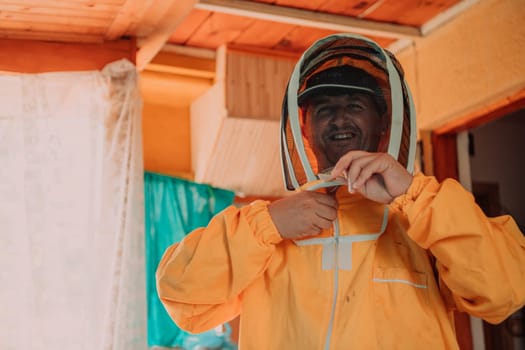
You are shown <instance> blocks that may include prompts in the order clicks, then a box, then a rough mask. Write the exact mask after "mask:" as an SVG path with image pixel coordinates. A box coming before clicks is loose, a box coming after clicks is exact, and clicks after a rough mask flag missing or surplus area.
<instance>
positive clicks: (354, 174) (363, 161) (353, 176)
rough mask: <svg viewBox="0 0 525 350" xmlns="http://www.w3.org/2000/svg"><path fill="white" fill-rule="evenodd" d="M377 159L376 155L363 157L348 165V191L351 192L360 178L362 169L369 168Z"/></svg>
mask: <svg viewBox="0 0 525 350" xmlns="http://www.w3.org/2000/svg"><path fill="white" fill-rule="evenodd" d="M377 158H378V155H377V154H376V153H372V154H367V155H363V156H361V157H358V158H355V159H354V160H353V161H352V163H351V164H350V166H349V168H348V173H347V174H348V175H347V176H348V177H347V180H348V187H349V190H352V188H353V185H354V184H355V182H356V180H357V179H358V178H359V177H360V175H361V172H362V170H363V169H364V168H366V167H367V166H369V165H370V164H371V163H372V162H373V161H375V160H376V159H377Z"/></svg>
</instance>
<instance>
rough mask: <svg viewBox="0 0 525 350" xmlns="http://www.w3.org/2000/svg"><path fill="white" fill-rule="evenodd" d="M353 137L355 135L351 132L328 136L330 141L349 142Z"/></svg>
mask: <svg viewBox="0 0 525 350" xmlns="http://www.w3.org/2000/svg"><path fill="white" fill-rule="evenodd" d="M355 136H356V135H355V133H353V132H345V133H337V134H333V135H330V137H329V139H330V140H331V141H349V140H352V139H353V138H354V137H355Z"/></svg>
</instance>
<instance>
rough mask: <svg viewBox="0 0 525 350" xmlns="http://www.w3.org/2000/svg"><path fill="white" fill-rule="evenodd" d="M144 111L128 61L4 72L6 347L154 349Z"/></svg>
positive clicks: (0, 168)
mask: <svg viewBox="0 0 525 350" xmlns="http://www.w3.org/2000/svg"><path fill="white" fill-rule="evenodd" d="M35 59H38V58H37V57H35ZM141 107H142V104H141V100H140V95H139V91H138V84H137V73H136V70H135V67H134V66H133V65H132V64H131V63H130V62H129V61H126V60H122V61H117V62H113V63H111V64H109V65H108V66H106V67H105V68H104V70H102V71H101V72H98V71H93V72H72V73H46V74H35V75H29V74H0V283H1V286H0V349H2V350H11V349H13V350H21V349H31V350H40V349H42V350H43V349H45V350H50V349H53V350H54V349H75V350H76V349H86V350H98V349H118V350H120V349H125V350H133V349H141V350H142V349H146V306H145V300H146V297H145V282H144V224H143V220H144V214H143V166H142V142H141V131H140V130H141Z"/></svg>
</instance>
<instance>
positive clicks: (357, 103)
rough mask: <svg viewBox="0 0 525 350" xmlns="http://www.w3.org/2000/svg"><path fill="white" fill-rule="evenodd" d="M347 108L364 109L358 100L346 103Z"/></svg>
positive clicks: (353, 109)
mask: <svg viewBox="0 0 525 350" xmlns="http://www.w3.org/2000/svg"><path fill="white" fill-rule="evenodd" d="M348 109H350V110H352V111H362V110H363V109H364V106H363V105H362V104H361V103H359V102H353V103H350V104H348Z"/></svg>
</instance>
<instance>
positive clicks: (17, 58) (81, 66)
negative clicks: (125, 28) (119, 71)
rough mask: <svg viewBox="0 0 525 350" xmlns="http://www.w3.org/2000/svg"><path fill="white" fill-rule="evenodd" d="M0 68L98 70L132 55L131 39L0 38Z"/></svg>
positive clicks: (131, 57)
mask: <svg viewBox="0 0 525 350" xmlns="http://www.w3.org/2000/svg"><path fill="white" fill-rule="evenodd" d="M0 47H1V48H2V49H1V50H0V71H8V72H19V73H43V72H60V71H78V70H100V69H102V68H104V66H105V65H106V64H108V63H110V62H113V61H116V60H119V59H122V58H127V59H128V60H130V61H132V62H133V60H134V58H135V41H134V40H120V41H112V42H106V43H101V44H79V43H53V42H43V41H35V40H10V39H0Z"/></svg>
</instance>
